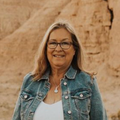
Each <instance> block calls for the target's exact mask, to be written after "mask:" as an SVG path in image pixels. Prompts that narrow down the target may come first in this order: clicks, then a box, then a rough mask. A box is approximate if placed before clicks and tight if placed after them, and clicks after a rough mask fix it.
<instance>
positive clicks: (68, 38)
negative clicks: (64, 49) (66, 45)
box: [49, 38, 69, 41]
mask: <svg viewBox="0 0 120 120" xmlns="http://www.w3.org/2000/svg"><path fill="white" fill-rule="evenodd" d="M65 40H69V38H64V39H62V41H65ZM49 41H57V40H56V39H49Z"/></svg>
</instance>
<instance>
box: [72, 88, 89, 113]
mask: <svg viewBox="0 0 120 120" xmlns="http://www.w3.org/2000/svg"><path fill="white" fill-rule="evenodd" d="M90 97H91V91H90V90H89V89H86V88H80V89H77V90H73V91H71V98H72V100H73V101H74V104H75V106H76V108H77V110H78V111H79V112H80V113H81V114H86V115H88V114H89V112H90Z"/></svg>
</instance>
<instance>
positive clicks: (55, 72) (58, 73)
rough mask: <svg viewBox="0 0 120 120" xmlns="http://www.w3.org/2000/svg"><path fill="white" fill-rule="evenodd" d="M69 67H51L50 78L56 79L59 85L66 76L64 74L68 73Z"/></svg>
mask: <svg viewBox="0 0 120 120" xmlns="http://www.w3.org/2000/svg"><path fill="white" fill-rule="evenodd" d="M67 69H68V68H64V69H56V68H51V75H50V79H51V80H52V81H54V82H55V83H56V85H59V84H60V80H61V79H62V78H63V77H64V74H65V73H66V71H67ZM52 81H51V82H52Z"/></svg>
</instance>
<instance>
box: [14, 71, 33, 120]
mask: <svg viewBox="0 0 120 120" xmlns="http://www.w3.org/2000/svg"><path fill="white" fill-rule="evenodd" d="M30 76H31V75H30V73H28V74H27V75H26V76H25V77H24V79H23V84H22V86H21V90H20V92H19V96H18V99H17V102H16V106H15V109H14V113H13V116H12V120H21V116H20V114H21V113H20V112H21V99H20V95H21V93H22V90H23V89H24V88H25V86H26V83H27V81H28V79H29V77H30Z"/></svg>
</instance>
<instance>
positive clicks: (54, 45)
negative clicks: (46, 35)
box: [47, 42, 73, 50]
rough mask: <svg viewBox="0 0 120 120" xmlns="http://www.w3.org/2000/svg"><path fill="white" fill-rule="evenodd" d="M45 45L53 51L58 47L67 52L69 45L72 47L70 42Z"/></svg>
mask: <svg viewBox="0 0 120 120" xmlns="http://www.w3.org/2000/svg"><path fill="white" fill-rule="evenodd" d="M47 45H48V47H49V48H50V49H55V48H56V47H57V46H58V45H60V47H61V48H62V49H64V50H67V49H69V48H70V46H71V45H73V43H72V42H60V43H57V42H48V43H47Z"/></svg>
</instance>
